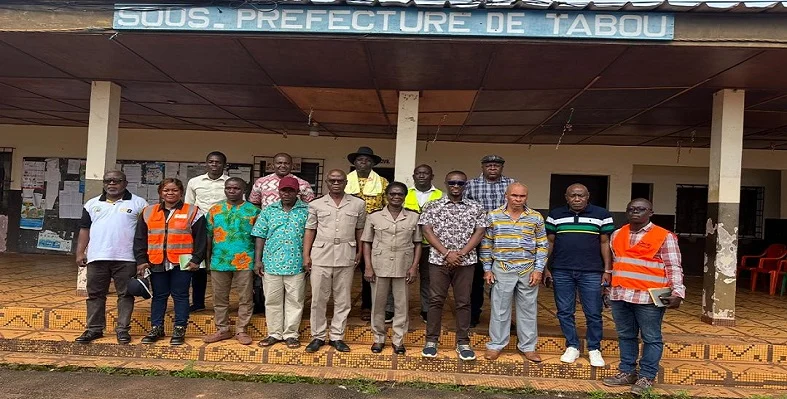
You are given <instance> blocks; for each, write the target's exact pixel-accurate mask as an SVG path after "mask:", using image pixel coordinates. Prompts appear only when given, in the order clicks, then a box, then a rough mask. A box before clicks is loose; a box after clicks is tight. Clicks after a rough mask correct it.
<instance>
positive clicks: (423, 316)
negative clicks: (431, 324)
mask: <svg viewBox="0 0 787 399" xmlns="http://www.w3.org/2000/svg"><path fill="white" fill-rule="evenodd" d="M427 314H428V312H421V320H423V321H424V323H426V315H427Z"/></svg>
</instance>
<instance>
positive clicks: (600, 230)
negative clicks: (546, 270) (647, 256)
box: [546, 204, 615, 273]
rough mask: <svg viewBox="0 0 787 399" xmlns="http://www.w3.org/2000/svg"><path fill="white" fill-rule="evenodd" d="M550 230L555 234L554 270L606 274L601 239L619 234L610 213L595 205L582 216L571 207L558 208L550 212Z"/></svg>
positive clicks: (548, 218) (549, 232) (548, 226)
mask: <svg viewBox="0 0 787 399" xmlns="http://www.w3.org/2000/svg"><path fill="white" fill-rule="evenodd" d="M546 230H547V234H554V235H555V242H554V244H553V245H554V247H553V248H552V259H551V260H550V262H551V265H552V268H554V269H567V270H577V271H587V272H598V273H602V272H604V259H603V258H602V257H601V238H600V237H601V235H602V234H606V235H609V234H612V232H613V231H615V223H614V222H613V221H612V215H610V213H609V211H607V210H606V209H604V208H602V207H599V206H595V205H593V204H588V206H587V207H586V208H585V210H583V211H582V212H579V213H576V212H574V211H572V210H571V209H570V208H569V207H568V206H563V207H560V208H556V209H553V210H552V211H550V212H549V216H548V217H547V220H546Z"/></svg>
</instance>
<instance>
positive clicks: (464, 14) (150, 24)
mask: <svg viewBox="0 0 787 399" xmlns="http://www.w3.org/2000/svg"><path fill="white" fill-rule="evenodd" d="M113 27H114V29H116V30H154V31H156V30H158V31H201V32H204V31H214V32H261V33H320V34H360V35H414V36H475V37H507V38H516V37H520V38H526V37H527V38H562V39H574V38H576V39H602V40H604V39H623V40H671V39H672V38H673V35H674V27H675V18H674V16H673V15H672V14H665V13H643V12H637V13H619V12H592V11H555V10H524V9H473V10H467V9H454V8H440V9H423V8H413V7H406V8H402V7H360V6H359V7H354V6H303V5H278V6H277V7H275V8H272V9H270V10H261V9H255V8H229V7H161V6H152V5H136V4H134V5H132V4H118V5H117V6H116V11H115V15H114V23H113Z"/></svg>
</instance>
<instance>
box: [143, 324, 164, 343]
mask: <svg viewBox="0 0 787 399" xmlns="http://www.w3.org/2000/svg"><path fill="white" fill-rule="evenodd" d="M163 336H164V327H163V326H153V327H152V328H151V329H150V332H148V334H147V335H145V336H144V337H143V338H142V343H143V344H152V343H154V342H156V341H158V340H159V338H161V337H163Z"/></svg>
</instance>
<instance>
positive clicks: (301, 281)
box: [251, 176, 309, 348]
mask: <svg viewBox="0 0 787 399" xmlns="http://www.w3.org/2000/svg"><path fill="white" fill-rule="evenodd" d="M298 190H299V184H298V180H296V179H295V178H294V177H292V176H284V177H282V178H281V179H280V180H279V198H281V199H280V200H278V201H276V202H274V203H272V204H270V205H268V206H267V207H265V208H264V209H263V210H262V212H260V216H259V217H258V218H257V222H256V223H255V224H254V228H253V229H252V231H251V235H252V236H254V237H257V238H256V244H255V250H254V271H255V273H257V275H258V276H260V277H262V285H263V290H264V291H265V294H266V295H265V322H266V323H267V326H268V337H267V338H265V339H263V340H262V341H260V343H259V346H262V347H267V346H271V345H274V344H276V343H279V342H282V341H284V342H285V343H286V344H287V347H289V348H297V347H299V346H300V342H299V341H298V336H299V334H298V327H299V326H300V324H301V315H302V314H303V305H304V301H305V298H306V292H305V288H306V270H305V269H304V266H303V236H304V234H305V233H306V219H307V217H308V216H309V205H307V204H306V203H305V202H303V201H302V200H301V199H299V198H298Z"/></svg>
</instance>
